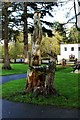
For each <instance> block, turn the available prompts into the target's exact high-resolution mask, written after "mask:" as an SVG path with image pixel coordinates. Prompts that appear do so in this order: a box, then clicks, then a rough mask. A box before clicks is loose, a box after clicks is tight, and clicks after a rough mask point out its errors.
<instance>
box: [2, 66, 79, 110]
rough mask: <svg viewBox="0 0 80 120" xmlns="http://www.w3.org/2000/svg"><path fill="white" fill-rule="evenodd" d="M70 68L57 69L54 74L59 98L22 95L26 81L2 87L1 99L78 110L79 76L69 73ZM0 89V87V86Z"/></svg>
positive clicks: (10, 83)
mask: <svg viewBox="0 0 80 120" xmlns="http://www.w3.org/2000/svg"><path fill="white" fill-rule="evenodd" d="M71 71H72V68H71V67H66V68H64V69H62V68H61V67H58V68H57V70H56V73H55V81H54V85H55V88H56V90H57V92H58V93H59V94H60V96H52V95H50V96H48V97H47V98H46V97H44V96H41V95H40V96H38V97H36V98H35V97H31V94H26V95H23V94H22V92H23V91H24V89H25V85H26V79H21V80H17V81H10V82H7V83H5V84H3V85H2V97H3V98H4V99H7V100H11V101H15V102H23V103H33V104H42V105H44V104H45V105H54V106H57V107H65V108H78V107H80V106H79V94H78V93H79V90H80V88H79V84H80V82H79V79H78V78H79V77H80V74H75V73H71ZM0 89H1V86H0Z"/></svg>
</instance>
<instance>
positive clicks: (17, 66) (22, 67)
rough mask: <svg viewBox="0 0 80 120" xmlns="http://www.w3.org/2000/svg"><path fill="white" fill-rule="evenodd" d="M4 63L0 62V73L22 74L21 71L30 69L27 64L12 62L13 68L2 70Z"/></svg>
mask: <svg viewBox="0 0 80 120" xmlns="http://www.w3.org/2000/svg"><path fill="white" fill-rule="evenodd" d="M1 67H2V64H0V75H11V74H20V73H26V72H27V69H28V65H27V64H24V63H22V64H19V63H18V64H11V68H12V69H11V70H2V69H1Z"/></svg>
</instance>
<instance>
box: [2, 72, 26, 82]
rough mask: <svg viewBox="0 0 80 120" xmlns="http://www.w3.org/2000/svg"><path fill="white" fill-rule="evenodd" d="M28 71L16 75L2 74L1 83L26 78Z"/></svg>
mask: <svg viewBox="0 0 80 120" xmlns="http://www.w3.org/2000/svg"><path fill="white" fill-rule="evenodd" d="M26 77H27V73H25V74H15V75H9V76H0V84H3V83H5V82H8V81H11V80H17V79H22V78H26Z"/></svg>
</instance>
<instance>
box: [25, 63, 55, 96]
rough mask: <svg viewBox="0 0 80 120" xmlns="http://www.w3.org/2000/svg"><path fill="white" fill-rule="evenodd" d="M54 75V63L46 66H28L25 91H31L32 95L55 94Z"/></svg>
mask: <svg viewBox="0 0 80 120" xmlns="http://www.w3.org/2000/svg"><path fill="white" fill-rule="evenodd" d="M54 75H55V68H54V64H53V63H52V62H51V63H50V64H49V65H46V66H30V68H29V71H28V79H27V83H26V90H25V91H26V93H29V92H32V93H33V95H34V96H38V95H48V94H54V95H55V94H56V90H55V88H54V87H53V81H54Z"/></svg>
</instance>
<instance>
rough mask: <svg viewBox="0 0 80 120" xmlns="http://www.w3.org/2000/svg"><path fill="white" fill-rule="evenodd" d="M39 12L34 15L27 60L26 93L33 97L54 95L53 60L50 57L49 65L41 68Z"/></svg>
mask: <svg viewBox="0 0 80 120" xmlns="http://www.w3.org/2000/svg"><path fill="white" fill-rule="evenodd" d="M40 15H41V14H40V12H39V11H37V12H35V14H34V32H33V37H32V51H31V54H30V59H29V70H28V78H27V83H26V90H25V91H26V93H29V92H33V95H34V96H37V95H39V94H42V95H47V94H56V90H55V88H53V81H54V75H55V66H56V65H55V64H56V62H55V60H54V58H53V57H52V59H51V61H50V63H49V64H48V65H45V66H41V52H40V43H41V40H42V27H41V23H40Z"/></svg>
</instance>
